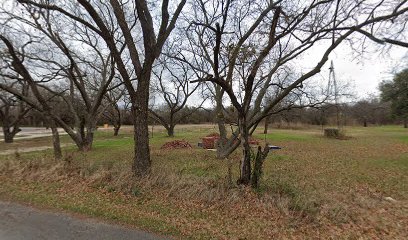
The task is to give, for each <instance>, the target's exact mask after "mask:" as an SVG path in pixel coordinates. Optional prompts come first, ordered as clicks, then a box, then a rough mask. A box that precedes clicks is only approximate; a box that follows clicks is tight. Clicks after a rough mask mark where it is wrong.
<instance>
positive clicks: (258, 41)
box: [187, 0, 408, 185]
mask: <svg viewBox="0 0 408 240" xmlns="http://www.w3.org/2000/svg"><path fill="white" fill-rule="evenodd" d="M193 4H194V7H195V8H194V7H192V8H193V9H199V10H197V11H194V12H191V15H190V16H188V17H187V18H188V19H189V27H190V28H192V27H194V28H195V29H197V30H196V31H197V32H200V33H201V34H202V35H205V36H206V37H205V38H203V39H202V40H201V41H200V39H198V40H197V42H198V44H199V45H200V48H201V50H200V52H202V53H203V54H202V58H203V59H205V60H206V61H208V62H210V63H211V64H210V67H207V68H206V69H203V71H207V74H206V77H205V78H201V79H198V80H196V81H198V82H211V83H214V84H216V85H217V86H219V87H220V88H221V89H222V91H223V92H225V94H226V95H227V96H228V98H229V101H230V102H231V104H232V105H233V106H234V108H235V109H236V111H237V113H238V129H237V133H236V134H234V135H233V138H234V137H235V138H237V139H239V141H235V140H233V141H231V142H232V143H235V144H233V145H232V148H233V149H235V148H236V147H238V145H237V142H241V144H242V151H243V159H242V161H241V167H240V170H241V171H240V178H239V180H238V183H241V184H249V183H250V182H251V178H252V181H253V182H252V183H253V184H254V185H257V184H258V183H257V182H258V181H257V180H258V177H259V173H260V169H262V162H263V160H264V159H265V157H266V156H267V154H268V146H265V148H264V149H263V150H262V149H258V153H257V156H256V159H257V160H258V161H256V162H255V165H254V166H255V167H254V168H255V169H253V168H252V165H251V156H252V150H251V147H250V145H249V142H248V138H249V136H250V133H251V131H253V130H254V129H255V128H256V126H257V125H258V124H259V123H260V121H261V120H263V119H264V118H266V117H267V116H269V115H270V114H272V113H273V112H274V111H276V107H277V106H279V104H280V103H281V102H282V101H284V100H285V99H286V98H287V97H288V96H291V95H292V93H294V92H297V93H298V94H299V96H300V98H299V100H303V99H304V98H303V97H304V96H305V93H304V92H303V87H304V85H306V84H307V80H310V79H312V78H313V77H314V76H315V75H316V74H318V73H319V72H320V71H321V69H322V67H323V66H325V64H326V62H327V61H328V60H329V55H330V53H332V52H333V51H334V50H335V49H336V48H337V47H338V46H340V44H342V43H343V42H345V43H346V42H351V43H352V44H354V45H355V44H357V43H358V42H359V40H361V39H360V37H361V36H362V37H364V38H365V37H369V38H371V39H373V40H376V39H378V38H376V37H373V36H374V33H377V32H381V34H382V37H381V38H382V39H383V40H382V41H381V42H382V43H390V41H389V40H387V39H393V43H395V42H397V43H400V42H402V41H403V40H401V41H400V40H398V39H399V38H403V37H404V36H403V33H404V31H403V29H404V28H405V24H404V23H405V21H406V18H407V11H408V6H407V4H406V1H403V2H401V1H393V0H388V1H383V0H382V1H370V2H366V1H330V0H326V1H305V2H293V1H257V2H254V1H250V0H243V1H231V0H224V1H202V0H197V1H194V3H193ZM209 15H211V16H212V17H211V18H209V17H208V16H209ZM385 29H387V31H385ZM387 34H388V36H387ZM397 45H401V44H397ZM306 54H313V56H314V59H313V61H309V62H307V63H303V64H304V65H306V66H307V67H304V68H303V70H301V71H297V72H296V73H295V74H294V75H292V76H291V79H290V80H289V81H286V82H285V83H284V84H281V83H280V82H279V78H277V76H278V74H279V72H280V71H281V70H282V69H283V68H285V67H289V68H296V65H299V64H302V62H301V61H300V59H301V58H302V57H303V56H305V55H306ZM270 91H272V92H277V94H275V95H274V97H273V98H272V99H271V100H270V101H268V102H267V103H266V104H265V103H264V104H262V103H263V100H264V99H265V97H266V96H267V93H268V92H270Z"/></svg>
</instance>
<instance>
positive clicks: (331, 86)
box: [327, 60, 341, 129]
mask: <svg viewBox="0 0 408 240" xmlns="http://www.w3.org/2000/svg"><path fill="white" fill-rule="evenodd" d="M329 70H330V71H329V82H328V84H327V93H328V95H332V94H333V95H334V106H335V107H336V124H337V128H338V129H340V128H341V124H340V122H341V121H340V115H341V112H340V106H339V96H338V95H339V92H338V89H337V82H336V73H335V71H334V64H333V60H332V61H331V62H330V67H329Z"/></svg>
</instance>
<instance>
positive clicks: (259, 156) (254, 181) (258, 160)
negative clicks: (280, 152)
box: [251, 146, 269, 188]
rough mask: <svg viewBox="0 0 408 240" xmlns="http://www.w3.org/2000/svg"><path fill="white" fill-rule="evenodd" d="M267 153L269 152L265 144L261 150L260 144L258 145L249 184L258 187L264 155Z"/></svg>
mask: <svg viewBox="0 0 408 240" xmlns="http://www.w3.org/2000/svg"><path fill="white" fill-rule="evenodd" d="M268 153H269V148H268V146H265V148H264V150H263V151H262V148H261V146H258V152H257V153H256V157H255V164H254V171H253V173H252V178H251V186H252V187H253V188H258V187H259V180H260V178H261V176H262V168H263V163H264V161H265V159H266V157H267V156H268Z"/></svg>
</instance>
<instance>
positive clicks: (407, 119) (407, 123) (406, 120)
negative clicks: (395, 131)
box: [404, 117, 408, 128]
mask: <svg viewBox="0 0 408 240" xmlns="http://www.w3.org/2000/svg"><path fill="white" fill-rule="evenodd" d="M404 128H408V118H407V117H405V118H404Z"/></svg>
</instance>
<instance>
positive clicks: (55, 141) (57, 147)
mask: <svg viewBox="0 0 408 240" xmlns="http://www.w3.org/2000/svg"><path fill="white" fill-rule="evenodd" d="M51 131H52V145H53V148H54V158H55V160H60V159H61V158H62V151H61V144H60V137H59V133H58V129H57V126H56V124H55V123H54V121H52V123H51Z"/></svg>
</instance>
